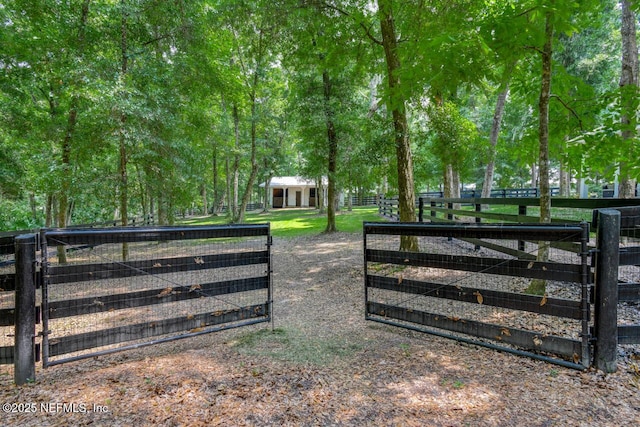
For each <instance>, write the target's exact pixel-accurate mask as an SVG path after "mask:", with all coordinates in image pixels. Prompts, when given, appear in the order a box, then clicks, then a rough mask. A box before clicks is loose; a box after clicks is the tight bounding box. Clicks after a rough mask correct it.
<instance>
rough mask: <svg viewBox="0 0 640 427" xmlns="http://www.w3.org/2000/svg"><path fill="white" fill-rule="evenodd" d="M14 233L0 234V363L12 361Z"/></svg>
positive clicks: (5, 363)
mask: <svg viewBox="0 0 640 427" xmlns="http://www.w3.org/2000/svg"><path fill="white" fill-rule="evenodd" d="M14 238H15V234H13V233H4V234H0V365H8V364H11V363H13V337H14V307H15V303H14V289H15V273H16V270H15V259H14V252H15V243H14Z"/></svg>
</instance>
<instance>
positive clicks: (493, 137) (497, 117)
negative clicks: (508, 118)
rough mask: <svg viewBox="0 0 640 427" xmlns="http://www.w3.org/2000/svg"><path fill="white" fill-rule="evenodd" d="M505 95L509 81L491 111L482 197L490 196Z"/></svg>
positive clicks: (507, 92) (507, 91) (507, 93)
mask: <svg viewBox="0 0 640 427" xmlns="http://www.w3.org/2000/svg"><path fill="white" fill-rule="evenodd" d="M507 95H509V82H507V83H505V87H504V89H503V90H502V91H500V93H499V94H498V99H497V100H496V108H495V110H494V112H493V122H492V124H491V133H490V136H489V144H490V147H491V150H490V152H489V161H488V162H487V168H486V169H485V171H484V182H483V183H482V194H481V196H482V197H483V198H489V197H491V188H492V186H493V177H494V175H495V167H496V147H497V146H498V137H499V136H500V127H501V126H502V115H503V114H504V105H505V104H506V101H507Z"/></svg>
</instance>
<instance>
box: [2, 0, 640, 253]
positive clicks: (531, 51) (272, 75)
mask: <svg viewBox="0 0 640 427" xmlns="http://www.w3.org/2000/svg"><path fill="white" fill-rule="evenodd" d="M639 7H640V5H638V4H636V2H634V1H629V0H624V1H620V2H618V1H614V0H605V1H595V0H590V1H583V2H577V1H559V0H526V1H515V0H492V1H483V2H478V1H472V0H448V1H441V0H432V1H428V2H424V1H417V0H406V1H399V0H378V1H376V2H371V1H368V0H367V1H365V0H348V1H335V0H305V1H297V0H295V1H294V0H274V1H266V0H256V1H237V0H193V1H185V0H175V1H157V0H117V1H116V0H109V1H105V0H70V1H65V2H60V1H54V0H43V1H40V2H32V1H26V0H5V1H2V2H0V26H1V30H0V43H1V45H2V49H1V50H0V101H1V103H2V109H1V110H0V229H5V230H6V229H22V228H30V227H40V226H45V225H47V226H61V227H64V226H66V225H69V224H79V223H90V222H101V221H107V220H111V219H114V218H122V219H123V222H124V223H125V224H126V223H127V218H133V217H146V216H151V215H153V216H154V218H155V219H156V221H158V222H160V223H163V224H170V223H172V222H173V221H174V220H175V218H176V216H177V215H180V214H183V213H187V212H194V213H200V214H211V213H214V214H220V213H222V212H223V211H224V212H225V214H226V215H228V216H229V220H230V221H234V222H241V221H242V220H243V215H244V211H245V209H246V207H247V205H248V204H250V203H252V202H263V203H264V202H265V201H266V200H268V197H266V194H265V192H264V190H261V189H260V187H259V184H261V183H264V182H267V181H269V180H270V179H271V178H272V177H274V176H279V175H280V176H283V175H299V176H303V177H306V178H309V179H314V180H320V179H321V177H323V176H324V177H328V178H329V196H330V197H329V206H328V226H327V231H332V230H334V229H335V222H333V226H332V220H333V221H334V218H335V208H336V207H337V205H336V202H335V200H337V199H338V197H337V194H338V193H340V192H341V193H343V194H345V195H347V196H348V197H351V196H353V195H356V194H358V195H366V194H388V195H399V196H400V200H401V202H402V203H401V213H400V216H401V219H402V220H403V221H413V220H415V212H414V211H413V209H414V206H415V205H414V204H413V200H414V198H415V195H416V194H418V193H420V192H422V191H427V190H432V189H434V188H444V189H446V190H447V191H449V192H450V194H455V192H456V191H457V190H459V189H460V188H461V187H463V186H465V185H471V186H475V187H477V188H481V187H483V188H485V189H486V188H490V187H491V186H496V185H497V186H500V187H522V186H540V187H543V188H544V187H545V186H548V185H549V182H548V181H551V182H552V183H554V184H557V185H562V186H564V187H565V188H566V191H565V194H567V195H568V194H576V192H577V185H576V180H577V179H582V180H584V182H586V183H587V184H589V185H591V190H592V191H597V189H598V187H599V186H600V185H601V184H602V183H607V182H612V181H613V180H614V179H619V180H620V181H621V182H622V183H624V185H625V186H626V187H624V188H631V189H633V188H634V187H635V182H636V179H637V178H638V175H639V174H640V160H638V159H640V156H638V155H637V154H638V153H637V151H638V147H639V146H640V145H638V144H637V134H638V132H637V122H638V119H637V116H638V71H637V67H638V58H637V56H638V51H637V47H635V46H636V44H635V37H636V34H635V32H636V25H635V24H636V21H637V18H636V12H637V10H638V8H639ZM487 170H490V172H491V173H485V171H487ZM485 181H489V182H485ZM628 191H629V190H628V189H625V190H624V192H625V194H627V193H628ZM266 207H268V206H265V208H266ZM406 243H407V248H409V249H411V245H412V244H413V243H412V242H406Z"/></svg>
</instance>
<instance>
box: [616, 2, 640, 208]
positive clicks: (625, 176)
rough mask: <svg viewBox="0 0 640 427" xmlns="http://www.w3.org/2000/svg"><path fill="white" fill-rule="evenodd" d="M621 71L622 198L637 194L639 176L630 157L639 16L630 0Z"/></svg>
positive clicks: (634, 136)
mask: <svg viewBox="0 0 640 427" xmlns="http://www.w3.org/2000/svg"><path fill="white" fill-rule="evenodd" d="M621 3H622V25H621V31H620V32H621V35H622V71H621V73H620V88H621V91H622V102H621V112H620V121H621V122H622V135H621V136H622V141H621V142H622V145H623V147H626V149H625V148H623V153H624V154H626V155H624V154H623V158H622V160H621V161H620V164H619V169H620V187H619V190H618V194H619V195H620V197H623V198H632V197H635V190H636V176H637V171H634V168H635V167H634V165H633V164H632V162H631V161H630V160H629V159H632V158H633V156H634V150H633V147H634V145H636V144H637V141H638V131H637V124H638V119H637V109H638V105H639V103H638V45H637V40H636V15H635V13H634V11H633V9H632V2H631V0H622V2H621Z"/></svg>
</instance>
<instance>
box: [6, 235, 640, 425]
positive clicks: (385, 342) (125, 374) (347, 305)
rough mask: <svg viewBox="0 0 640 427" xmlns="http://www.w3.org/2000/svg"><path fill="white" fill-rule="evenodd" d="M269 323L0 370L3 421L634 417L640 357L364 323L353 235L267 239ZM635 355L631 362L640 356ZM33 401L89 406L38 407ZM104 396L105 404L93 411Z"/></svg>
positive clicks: (638, 417) (485, 421) (551, 421)
mask: <svg viewBox="0 0 640 427" xmlns="http://www.w3.org/2000/svg"><path fill="white" fill-rule="evenodd" d="M274 268H275V272H274V286H275V295H274V298H275V312H274V317H275V323H274V325H273V327H274V328H275V329H274V330H273V331H272V329H271V326H272V325H269V326H265V325H262V326H260V325H257V326H252V327H248V328H245V329H237V330H229V331H224V332H221V333H216V334H211V335H208V336H201V337H197V338H193V339H188V340H182V341H177V342H173V343H166V344H161V345H158V346H155V347H147V348H144V349H139V350H133V351H128V352H122V353H118V354H115V355H111V356H106V357H100V358H97V359H91V360H86V361H80V362H75V363H69V364H65V365H60V366H55V367H52V368H49V369H46V370H42V369H38V372H37V378H38V381H37V383H36V384H31V385H27V386H23V387H15V386H13V385H12V375H13V374H12V372H11V371H8V370H7V369H8V368H6V367H3V368H2V369H3V371H1V372H2V373H4V375H0V384H1V388H0V390H1V393H2V394H1V397H2V399H1V400H2V402H3V403H16V404H20V403H35V404H36V406H37V412H36V413H34V414H6V417H5V419H4V420H6V421H4V422H3V424H5V425H21V426H36V425H37V426H41V425H108V426H113V425H127V426H129V425H138V426H144V425H162V426H173V425H190V426H199V425H203V426H204V425H214V426H215V425H224V426H229V425H295V426H298V425H303V426H305V425H308V426H316V425H349V426H350V425H400V426H413V425H415V426H424V425H429V426H464V425H473V426H520V425H530V426H566V425H572V426H592V425H599V426H624V425H629V426H631V425H640V388H639V387H640V384H638V378H639V377H640V373H635V372H634V369H635V367H636V366H637V364H636V363H635V362H634V363H628V364H625V365H621V366H620V369H619V372H617V373H615V374H610V375H604V374H602V373H599V372H592V371H588V372H579V371H575V370H570V369H566V368H562V367H558V366H555V365H550V364H547V363H544V362H540V361H535V360H531V359H527V358H522V357H517V356H513V355H510V354H505V353H499V352H495V351H492V350H488V349H484V348H480V347H476V346H470V345H465V344H458V343H456V342H453V341H450V340H446V339H442V338H437V337H433V336H429V335H425V334H420V333H414V332H409V331H405V330H401V329H398V328H393V327H388V326H384V325H380V324H377V323H372V322H365V321H364V316H363V307H362V305H363V297H362V286H363V285H362V248H361V236H359V235H350V234H342V233H339V234H334V235H331V236H325V235H322V236H315V237H305V238H297V239H291V240H276V244H275V247H274ZM636 362H637V361H636ZM42 403H45V404H46V403H54V404H55V403H67V404H69V403H72V404H76V405H84V406H85V407H86V408H87V412H86V413H61V412H58V413H48V414H47V413H45V412H44V411H43V410H42V408H41V407H40V405H41V404H42ZM94 404H95V405H103V406H105V407H107V408H108V411H109V412H107V413H98V412H93V411H92V409H93V405H94Z"/></svg>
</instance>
